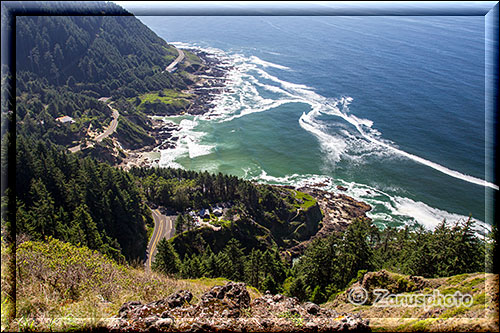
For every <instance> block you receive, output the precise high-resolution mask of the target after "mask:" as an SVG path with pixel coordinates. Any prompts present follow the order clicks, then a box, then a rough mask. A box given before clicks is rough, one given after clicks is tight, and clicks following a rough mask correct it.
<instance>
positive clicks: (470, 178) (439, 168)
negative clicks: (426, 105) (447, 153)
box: [341, 115, 499, 191]
mask: <svg viewBox="0 0 500 333" xmlns="http://www.w3.org/2000/svg"><path fill="white" fill-rule="evenodd" d="M341 117H342V118H344V119H345V120H346V121H348V122H349V123H350V124H352V125H353V126H354V127H356V129H357V130H358V132H359V133H360V134H361V135H362V136H363V137H364V138H365V139H367V140H369V141H370V142H373V143H375V144H378V145H380V146H382V147H385V148H387V149H389V150H392V151H394V152H395V153H397V154H400V155H402V156H404V157H407V158H409V159H411V160H413V161H415V162H418V163H421V164H423V165H426V166H428V167H431V168H433V169H434V170H437V171H439V172H442V173H444V174H446V175H448V176H451V177H454V178H457V179H461V180H464V181H466V182H469V183H472V184H476V185H481V186H485V187H490V188H492V189H494V190H497V191H498V189H499V187H498V185H496V184H493V183H490V182H487V181H486V180H484V179H480V178H476V177H473V176H469V175H464V174H462V173H460V172H458V171H455V170H451V169H448V168H447V167H445V166H442V165H440V164H437V163H435V162H432V161H429V160H426V159H424V158H422V157H419V156H416V155H413V154H410V153H407V152H405V151H403V150H400V149H397V148H394V147H392V146H391V145H389V144H387V143H384V142H381V141H378V140H377V139H374V138H372V137H371V136H370V135H368V134H366V133H365V131H363V129H362V128H361V127H360V126H359V124H358V123H356V122H355V121H354V120H352V119H350V117H348V116H346V115H342V116H341Z"/></svg>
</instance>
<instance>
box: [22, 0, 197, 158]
mask: <svg viewBox="0 0 500 333" xmlns="http://www.w3.org/2000/svg"><path fill="white" fill-rule="evenodd" d="M43 6H44V7H48V9H50V8H53V9H57V8H58V7H60V6H63V4H60V3H43ZM92 9H93V10H101V11H102V12H108V13H114V14H115V15H114V16H71V15H70V16H50V15H40V16H33V15H30V16H22V15H19V16H17V18H16V40H17V42H16V57H15V59H16V114H17V120H18V121H17V132H18V134H22V135H27V136H30V137H32V138H37V139H43V140H44V141H47V142H51V143H54V144H57V145H62V146H65V147H70V146H75V145H77V144H79V143H80V142H81V140H82V139H86V140H87V139H89V137H88V132H89V131H95V132H99V131H102V130H103V128H105V127H106V126H108V124H109V122H110V120H111V110H110V109H109V108H108V107H107V106H106V104H105V103H104V102H103V101H99V100H98V99H99V98H100V97H111V98H112V99H113V100H114V101H120V100H121V101H122V103H121V104H120V106H122V108H120V109H119V110H120V112H122V116H121V119H120V121H119V124H120V126H119V128H118V130H117V134H116V135H117V137H118V138H119V139H120V142H122V144H123V146H124V147H126V148H132V149H137V148H140V147H142V146H145V145H148V144H152V143H154V139H153V138H152V137H150V136H149V134H148V133H147V131H148V130H149V129H150V121H149V119H147V118H146V117H145V116H144V114H143V113H142V112H141V111H139V110H137V109H136V106H135V105H133V104H127V105H125V104H124V103H125V99H126V98H129V99H131V98H137V97H138V96H141V95H143V94H145V93H149V92H154V91H163V90H165V89H172V90H175V91H177V90H181V89H185V88H186V87H187V84H188V83H189V82H192V81H191V79H189V78H188V75H187V74H186V73H185V72H183V71H179V72H177V73H169V72H168V71H165V67H166V66H167V65H168V64H170V63H171V62H172V61H173V60H174V59H175V58H176V57H177V56H178V51H177V50H176V49H175V48H174V47H173V46H171V45H169V44H168V43H167V42H165V41H164V40H163V39H161V38H160V37H158V36H157V35H156V34H155V33H154V32H152V31H151V30H150V29H149V28H148V27H146V26H145V25H144V24H142V23H141V22H140V21H139V20H138V19H137V18H135V17H134V16H132V15H130V14H129V13H128V12H126V11H125V10H124V9H122V8H121V7H119V6H117V5H115V4H113V3H110V2H109V3H104V2H98V3H92ZM49 11H50V10H49ZM125 106H126V108H123V107H125ZM62 116H69V117H71V121H70V122H67V123H62V122H60V121H58V120H57V118H59V117H62ZM101 148H102V147H101ZM108 148H109V147H108ZM100 152H101V154H104V151H103V150H101V151H100ZM89 154H92V152H87V153H86V155H89ZM93 155H96V154H95V153H94V154H93ZM103 160H106V159H105V158H103ZM108 160H109V159H108Z"/></svg>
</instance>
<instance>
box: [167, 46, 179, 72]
mask: <svg viewBox="0 0 500 333" xmlns="http://www.w3.org/2000/svg"><path fill="white" fill-rule="evenodd" d="M177 52H179V55H178V56H177V58H175V60H174V61H172V63H170V65H168V66H167V67H166V68H165V71H167V72H169V73H172V72H173V71H174V69H175V66H177V64H178V63H180V62H181V61H182V60H183V59H184V52H182V50H181V49H177Z"/></svg>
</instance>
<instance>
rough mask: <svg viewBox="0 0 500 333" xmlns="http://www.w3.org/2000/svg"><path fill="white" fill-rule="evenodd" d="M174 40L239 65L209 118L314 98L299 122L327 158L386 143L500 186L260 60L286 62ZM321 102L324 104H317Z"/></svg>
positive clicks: (454, 173)
mask: <svg viewBox="0 0 500 333" xmlns="http://www.w3.org/2000/svg"><path fill="white" fill-rule="evenodd" d="M172 44H174V45H179V47H181V46H182V47H190V48H198V49H201V50H204V51H206V52H210V53H211V54H214V55H216V56H218V57H220V58H221V59H222V58H224V59H225V61H227V62H228V63H230V64H231V66H232V67H233V68H234V69H233V70H232V71H231V73H230V75H229V80H230V84H229V85H230V86H229V88H230V89H229V90H230V91H234V93H223V94H222V95H221V96H219V97H218V98H217V99H216V103H217V107H215V108H214V110H212V112H210V113H209V114H208V117H209V118H208V119H210V117H214V116H216V118H219V120H220V121H231V120H233V119H235V118H238V117H242V116H245V115H248V114H251V113H255V112H263V111H268V110H270V109H273V108H275V107H278V106H280V105H282V104H285V103H291V102H304V103H308V104H310V105H311V107H312V110H311V111H310V112H309V113H307V114H306V113H304V114H303V115H302V116H301V117H300V119H299V123H300V126H301V127H302V128H303V129H305V130H306V131H309V132H311V133H312V134H313V135H314V136H316V137H317V139H318V141H319V142H320V145H321V146H322V149H323V150H324V151H325V152H326V153H327V154H328V160H329V161H330V162H332V163H335V162H338V161H339V160H340V158H341V156H342V154H344V155H346V154H345V153H346V151H347V150H349V149H350V151H353V152H355V151H356V150H358V151H360V150H361V151H363V153H364V154H365V156H366V154H368V155H371V154H374V153H375V154H379V153H380V150H381V149H380V148H383V149H385V152H384V155H387V154H388V153H389V154H390V153H392V154H394V155H398V156H402V157H405V158H408V159H411V160H413V161H415V162H417V163H420V164H422V165H425V166H428V167H430V168H433V169H434V170H437V171H439V172H441V173H443V174H446V175H448V176H451V177H454V178H457V179H461V180H463V181H466V182H469V183H472V184H476V185H481V186H486V187H490V188H492V189H495V190H498V189H499V187H498V185H496V184H493V183H491V182H488V181H486V180H483V179H480V178H477V177H474V176H470V175H467V174H463V173H461V172H459V171H456V170H452V169H450V168H448V167H445V166H443V165H440V164H438V163H435V162H432V161H429V160H426V159H424V158H422V157H420V156H417V155H414V154H410V153H408V152H406V151H404V150H402V149H399V148H397V147H395V144H394V143H393V142H390V141H387V140H384V139H383V138H381V133H380V132H378V131H377V130H376V129H373V128H372V127H373V122H372V121H371V120H369V119H362V118H358V117H356V116H355V115H353V114H348V112H349V108H348V106H349V104H350V103H351V102H352V101H353V99H352V97H350V96H346V97H343V98H340V99H337V100H331V99H330V100H329V99H326V98H324V97H323V96H320V95H319V94H317V93H315V92H314V91H313V89H312V88H311V87H308V86H306V85H302V84H296V83H291V82H287V81H284V80H281V79H279V78H277V77H276V76H273V75H271V74H269V73H267V72H266V71H264V70H263V69H262V68H259V67H257V66H256V65H260V66H262V67H275V68H280V69H286V68H287V67H286V66H282V65H278V64H273V63H270V62H267V61H264V60H262V59H260V58H258V57H255V56H252V57H250V58H246V57H245V56H243V55H241V54H234V55H228V54H226V53H224V52H223V51H221V50H219V49H213V48H201V47H199V46H196V45H192V44H186V43H172ZM251 71H254V72H256V73H257V74H258V75H259V77H261V78H263V79H267V80H270V81H272V82H274V83H277V84H279V86H278V87H277V86H273V85H265V84H263V83H261V82H260V81H259V80H258V79H257V78H256V77H255V76H253V75H251V74H250V72H251ZM256 85H260V86H263V87H264V88H266V89H267V90H269V91H273V92H276V93H280V94H281V95H287V97H286V99H283V97H280V98H279V99H278V100H272V99H268V98H262V97H261V96H260V94H259V93H258V91H257V90H256V88H255V86H256ZM318 105H320V106H321V107H318ZM341 109H342V110H341ZM321 113H324V114H328V115H333V116H338V117H340V118H342V119H344V120H345V121H346V122H347V123H349V124H351V125H352V126H353V127H354V128H355V129H356V131H357V132H358V133H359V135H361V137H362V138H363V139H365V140H366V142H365V143H363V144H361V145H360V142H359V140H353V141H354V142H353V141H351V144H349V142H350V141H348V140H347V139H346V138H345V136H342V135H338V134H340V133H337V135H332V134H331V133H328V128H327V127H326V126H325V125H324V124H322V123H321V122H320V121H318V120H317V119H316V118H317V117H318V116H319V115H320V114H321ZM354 143H355V144H354ZM351 156H352V155H351ZM354 158H355V157H354ZM358 160H359V159H358Z"/></svg>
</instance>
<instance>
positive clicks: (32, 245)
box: [2, 238, 260, 332]
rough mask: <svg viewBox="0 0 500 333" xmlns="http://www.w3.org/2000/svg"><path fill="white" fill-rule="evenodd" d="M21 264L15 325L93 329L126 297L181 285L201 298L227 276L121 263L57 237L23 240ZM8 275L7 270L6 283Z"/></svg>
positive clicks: (142, 297) (161, 294) (155, 295)
mask: <svg viewBox="0 0 500 333" xmlns="http://www.w3.org/2000/svg"><path fill="white" fill-rule="evenodd" d="M2 252H3V249H2ZM2 254H3V253H2ZM2 257H3V255H2ZM2 259H4V258H2ZM4 262H6V260H2V263H4ZM17 266H18V267H17V269H18V275H17V295H18V296H17V304H16V305H17V320H16V322H15V323H13V325H14V327H11V329H13V330H14V331H44V332H47V331H49V332H50V331H57V332H59V331H74V330H77V331H81V330H92V329H94V328H99V327H102V326H104V325H105V320H106V319H107V318H110V317H112V316H113V315H116V314H117V313H118V310H119V308H120V307H121V305H122V304H123V303H125V302H128V301H132V300H137V301H141V302H143V303H148V302H152V301H155V300H159V299H163V298H165V297H167V296H168V295H170V294H172V293H173V292H175V291H177V290H180V289H184V290H190V291H191V292H192V293H193V296H194V298H195V299H199V298H200V296H201V295H202V294H203V293H204V292H206V291H207V290H208V289H210V288H211V287H213V286H214V285H221V284H224V283H226V282H227V280H225V279H208V278H203V279H196V280H177V279H173V278H170V277H167V276H165V275H163V274H158V273H155V272H152V273H146V272H145V271H144V268H143V267H142V265H140V264H139V265H138V266H137V267H133V266H130V265H128V264H118V263H116V262H115V261H113V260H111V259H109V258H107V257H106V256H104V255H102V254H100V253H98V252H96V251H92V250H90V249H88V248H86V247H78V246H74V245H71V244H69V243H64V242H61V241H59V240H56V239H53V238H49V239H48V240H47V241H44V242H41V241H25V242H23V243H21V244H20V245H19V247H18V250H17ZM2 269H3V267H2ZM3 279H4V275H3V274H2V285H3V284H4V281H3ZM249 292H250V294H251V296H252V297H258V296H260V293H259V292H258V291H257V290H255V289H253V288H249ZM4 302H5V297H4V294H3V293H2V304H3V303H4ZM2 307H3V305H2ZM3 320H4V318H3V314H2V321H3ZM3 324H4V323H2V326H3Z"/></svg>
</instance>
